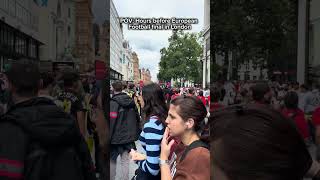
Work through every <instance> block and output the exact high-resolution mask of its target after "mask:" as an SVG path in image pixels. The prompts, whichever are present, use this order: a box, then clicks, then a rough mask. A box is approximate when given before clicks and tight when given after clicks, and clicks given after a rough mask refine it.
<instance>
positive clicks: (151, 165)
mask: <svg viewBox="0 0 320 180" xmlns="http://www.w3.org/2000/svg"><path fill="white" fill-rule="evenodd" d="M163 133H164V127H163V125H162V123H161V121H160V120H158V118H157V117H156V116H152V117H150V119H149V121H148V122H147V123H146V124H145V125H144V127H143V130H142V132H141V134H140V137H139V141H140V143H141V145H142V147H143V149H144V150H145V151H146V156H147V159H146V160H144V161H139V162H138V165H139V167H140V169H142V170H143V171H144V172H147V173H150V174H152V175H154V176H156V175H158V174H159V172H160V166H159V157H160V150H161V148H160V145H161V140H162V136H163Z"/></svg>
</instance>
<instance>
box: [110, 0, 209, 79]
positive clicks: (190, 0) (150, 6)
mask: <svg viewBox="0 0 320 180" xmlns="http://www.w3.org/2000/svg"><path fill="white" fill-rule="evenodd" d="M113 2H114V5H115V7H116V9H117V11H118V14H119V16H120V17H141V18H152V17H155V18H160V17H163V18H172V17H177V18H197V19H198V20H199V24H193V25H192V30H191V31H187V32H200V31H201V30H202V29H203V27H204V0H161V1H159V0H113ZM123 27H124V31H123V34H124V38H125V39H126V40H128V41H129V44H130V46H131V47H132V50H133V51H135V52H136V53H137V54H138V57H139V60H140V68H148V69H150V71H151V76H152V81H154V82H156V81H157V74H158V72H159V62H160V57H161V55H160V49H162V48H163V47H167V46H168V38H169V37H170V36H171V34H172V31H171V30H163V31H154V30H144V31H136V30H128V28H127V25H124V26H123Z"/></svg>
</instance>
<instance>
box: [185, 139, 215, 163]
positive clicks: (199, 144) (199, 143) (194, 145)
mask: <svg viewBox="0 0 320 180" xmlns="http://www.w3.org/2000/svg"><path fill="white" fill-rule="evenodd" d="M198 147H203V148H206V149H208V150H209V145H208V144H206V143H204V142H203V141H201V140H197V141H194V142H193V143H191V144H190V145H189V146H188V147H187V148H186V149H185V150H184V152H183V154H182V156H181V158H180V162H182V161H183V160H184V159H185V157H186V156H187V154H188V152H189V151H191V150H192V149H195V148H198Z"/></svg>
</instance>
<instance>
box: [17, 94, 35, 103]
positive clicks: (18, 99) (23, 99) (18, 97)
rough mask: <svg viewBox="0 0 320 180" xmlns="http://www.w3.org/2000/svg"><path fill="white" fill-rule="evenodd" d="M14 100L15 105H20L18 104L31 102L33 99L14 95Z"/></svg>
mask: <svg viewBox="0 0 320 180" xmlns="http://www.w3.org/2000/svg"><path fill="white" fill-rule="evenodd" d="M12 98H13V102H14V104H18V103H21V102H24V101H27V100H30V99H32V98H33V97H21V96H18V95H12Z"/></svg>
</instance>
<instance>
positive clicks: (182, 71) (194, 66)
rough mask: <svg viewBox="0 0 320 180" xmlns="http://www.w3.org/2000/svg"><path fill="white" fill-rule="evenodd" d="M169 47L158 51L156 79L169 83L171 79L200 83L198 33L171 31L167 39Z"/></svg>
mask: <svg viewBox="0 0 320 180" xmlns="http://www.w3.org/2000/svg"><path fill="white" fill-rule="evenodd" d="M168 40H169V46H168V47H165V48H162V49H161V50H160V53H161V59H160V63H159V66H160V70H159V74H158V79H159V80H162V81H169V80H171V79H182V80H190V81H193V82H195V83H199V80H200V82H201V79H202V78H201V76H202V73H201V72H202V70H201V63H200V61H199V58H200V56H201V54H202V46H201V45H200V44H201V40H200V33H199V34H196V33H184V32H183V31H173V34H172V36H171V37H170V38H169V39H168Z"/></svg>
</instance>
